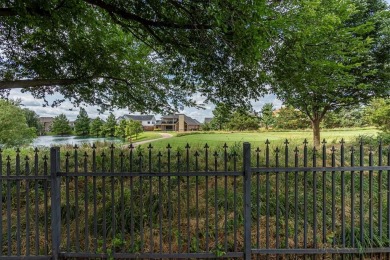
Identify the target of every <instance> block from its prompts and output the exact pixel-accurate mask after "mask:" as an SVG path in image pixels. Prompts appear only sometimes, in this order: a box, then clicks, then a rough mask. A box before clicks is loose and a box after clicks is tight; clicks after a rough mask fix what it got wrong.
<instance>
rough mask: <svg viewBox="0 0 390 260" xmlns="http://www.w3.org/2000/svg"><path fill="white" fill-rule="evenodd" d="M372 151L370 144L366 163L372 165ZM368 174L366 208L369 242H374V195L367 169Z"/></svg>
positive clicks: (370, 174)
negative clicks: (367, 204)
mask: <svg viewBox="0 0 390 260" xmlns="http://www.w3.org/2000/svg"><path fill="white" fill-rule="evenodd" d="M373 160H374V158H373V151H372V146H370V151H369V153H368V165H369V166H373V163H374V162H373ZM368 174H369V177H368V178H369V180H368V199H369V206H368V207H369V208H368V214H369V232H370V242H371V243H373V242H374V220H373V214H374V212H373V206H374V201H373V199H374V197H373V187H372V186H373V171H371V170H370V171H368Z"/></svg>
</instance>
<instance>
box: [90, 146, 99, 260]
mask: <svg viewBox="0 0 390 260" xmlns="http://www.w3.org/2000/svg"><path fill="white" fill-rule="evenodd" d="M91 148H92V173H94V175H93V176H92V192H93V247H94V252H95V253H97V250H98V238H97V194H96V188H97V187H96V175H95V174H96V173H97V165H96V145H95V144H92V147H91Z"/></svg>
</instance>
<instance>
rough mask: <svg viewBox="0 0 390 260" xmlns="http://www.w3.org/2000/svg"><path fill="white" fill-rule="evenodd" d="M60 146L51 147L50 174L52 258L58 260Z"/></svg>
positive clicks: (59, 240)
mask: <svg viewBox="0 0 390 260" xmlns="http://www.w3.org/2000/svg"><path fill="white" fill-rule="evenodd" d="M59 171H60V148H59V147H52V148H51V149H50V175H51V201H52V202H54V201H55V203H51V232H52V241H51V243H52V259H53V260H58V259H59V253H60V245H61V177H59V176H58V172H59Z"/></svg>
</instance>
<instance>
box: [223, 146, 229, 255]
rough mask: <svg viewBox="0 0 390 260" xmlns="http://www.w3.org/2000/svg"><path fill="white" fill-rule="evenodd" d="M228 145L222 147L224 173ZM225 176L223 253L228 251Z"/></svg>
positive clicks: (225, 187) (225, 170)
mask: <svg viewBox="0 0 390 260" xmlns="http://www.w3.org/2000/svg"><path fill="white" fill-rule="evenodd" d="M227 149H228V145H227V144H226V143H225V144H224V145H223V169H224V172H225V173H226V172H227V171H228V154H227ZM227 199H228V195H227V176H226V175H225V177H224V211H225V212H224V213H225V215H224V249H225V252H227V250H228V244H227V243H228V240H227V233H228V232H227V222H228V203H227Z"/></svg>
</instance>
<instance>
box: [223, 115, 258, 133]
mask: <svg viewBox="0 0 390 260" xmlns="http://www.w3.org/2000/svg"><path fill="white" fill-rule="evenodd" d="M228 128H229V129H230V130H238V131H244V130H257V129H258V128H259V119H258V118H257V117H256V116H253V115H250V114H249V113H248V112H246V111H241V110H238V111H236V112H234V113H233V114H232V116H231V118H230V121H229V123H228Z"/></svg>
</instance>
